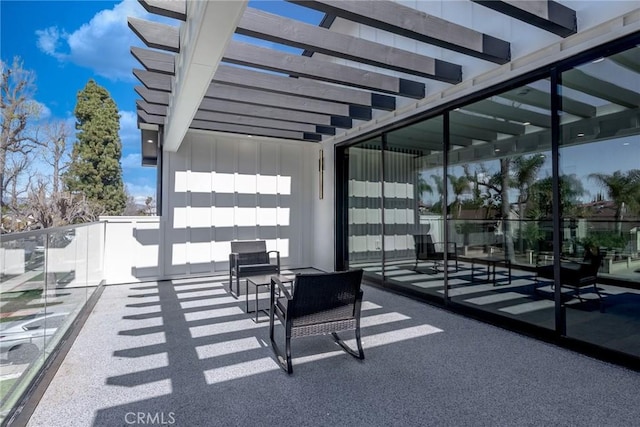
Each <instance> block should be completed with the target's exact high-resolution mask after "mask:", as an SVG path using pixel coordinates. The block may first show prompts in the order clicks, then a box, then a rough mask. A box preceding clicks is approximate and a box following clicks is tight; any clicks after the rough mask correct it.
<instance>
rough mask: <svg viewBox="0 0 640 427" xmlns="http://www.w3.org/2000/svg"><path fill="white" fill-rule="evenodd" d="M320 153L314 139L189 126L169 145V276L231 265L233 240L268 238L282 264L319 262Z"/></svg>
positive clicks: (164, 229)
mask: <svg viewBox="0 0 640 427" xmlns="http://www.w3.org/2000/svg"><path fill="white" fill-rule="evenodd" d="M317 153H318V145H317V144H311V143H304V142H290V141H278V140H273V139H271V140H269V139H262V138H257V137H247V136H242V137H240V136H237V137H236V136H231V135H224V134H214V133H206V132H189V133H188V134H187V136H186V137H185V140H184V141H183V143H182V144H181V146H180V149H179V150H178V151H177V152H176V153H164V164H163V183H164V187H163V216H162V219H161V223H160V229H161V242H160V246H161V248H162V252H163V253H162V254H160V258H161V260H162V267H163V269H164V271H163V276H164V277H174V276H183V275H195V274H198V275H199V274H211V273H220V272H226V271H228V268H229V267H228V259H229V252H230V243H229V242H231V241H232V240H255V239H259V240H266V242H267V248H268V249H269V250H278V251H280V257H281V264H282V266H283V267H288V268H297V267H309V266H313V265H314V246H313V245H314V241H313V240H314V239H313V237H314V232H315V229H314V223H315V218H316V215H315V212H314V208H315V201H316V200H317V177H316V176H317V174H318V172H317ZM314 184H315V185H314Z"/></svg>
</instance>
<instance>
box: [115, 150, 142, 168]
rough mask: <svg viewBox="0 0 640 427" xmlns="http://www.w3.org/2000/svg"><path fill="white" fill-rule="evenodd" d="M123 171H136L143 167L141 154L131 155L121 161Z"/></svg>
mask: <svg viewBox="0 0 640 427" xmlns="http://www.w3.org/2000/svg"><path fill="white" fill-rule="evenodd" d="M120 164H121V165H122V168H123V169H134V168H140V167H142V166H141V164H142V157H141V155H140V153H131V154H128V155H126V156H125V157H123V158H122V159H120Z"/></svg>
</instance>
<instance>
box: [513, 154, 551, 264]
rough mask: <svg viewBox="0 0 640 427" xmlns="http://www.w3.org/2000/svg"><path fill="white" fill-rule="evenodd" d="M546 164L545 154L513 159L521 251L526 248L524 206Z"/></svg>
mask: <svg viewBox="0 0 640 427" xmlns="http://www.w3.org/2000/svg"><path fill="white" fill-rule="evenodd" d="M543 164H544V156H540V155H534V156H531V157H524V156H518V157H516V158H515V159H513V165H514V166H515V171H514V174H513V175H514V176H513V181H514V185H515V186H516V187H517V188H518V190H519V193H518V222H519V224H520V226H519V230H520V236H521V237H520V252H522V251H523V250H524V239H523V238H522V232H523V230H522V219H523V217H524V216H525V213H524V211H523V207H524V206H526V204H527V201H528V200H529V197H530V191H529V190H530V188H531V186H532V185H533V183H534V182H535V180H536V178H537V176H538V172H539V171H540V168H542V165H543Z"/></svg>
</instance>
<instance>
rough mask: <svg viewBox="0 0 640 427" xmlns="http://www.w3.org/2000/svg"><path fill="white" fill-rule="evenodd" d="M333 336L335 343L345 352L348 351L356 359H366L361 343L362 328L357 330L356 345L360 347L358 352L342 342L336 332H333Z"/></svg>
mask: <svg viewBox="0 0 640 427" xmlns="http://www.w3.org/2000/svg"><path fill="white" fill-rule="evenodd" d="M331 336H332V337H333V339H334V340H335V342H337V343H338V345H339V346H340V347H342V349H343V350H344V351H346V352H347V353H349V354H350V355H352V356H353V357H355V358H356V359H360V360H362V359H364V351H363V350H362V342H361V341H360V328H356V344H357V345H358V351H357V352H356V351H355V350H353V349H352V348H351V347H349V346H348V345H347V344H346V343H345V342H344V341H342V339H340V337H339V336H338V334H337V333H336V332H331Z"/></svg>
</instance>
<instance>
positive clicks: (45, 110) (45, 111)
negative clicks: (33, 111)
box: [32, 101, 51, 120]
mask: <svg viewBox="0 0 640 427" xmlns="http://www.w3.org/2000/svg"><path fill="white" fill-rule="evenodd" d="M32 102H33V104H35V105H36V106H37V107H38V110H40V113H39V115H38V120H48V119H50V118H51V109H49V107H47V106H46V105H44V104H43V103H42V102H38V101H32Z"/></svg>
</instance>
